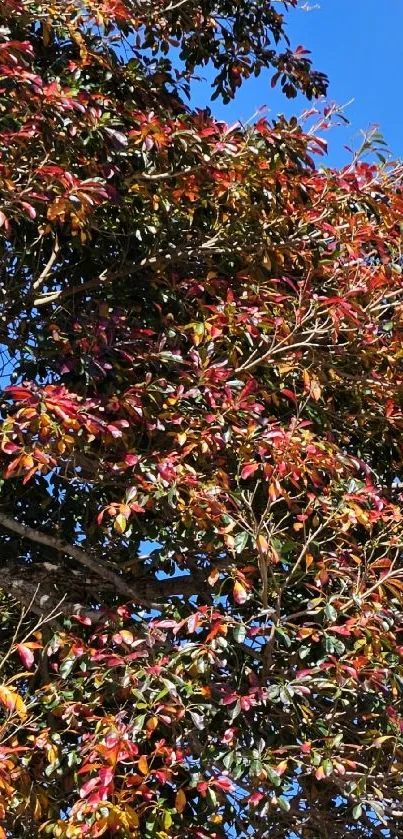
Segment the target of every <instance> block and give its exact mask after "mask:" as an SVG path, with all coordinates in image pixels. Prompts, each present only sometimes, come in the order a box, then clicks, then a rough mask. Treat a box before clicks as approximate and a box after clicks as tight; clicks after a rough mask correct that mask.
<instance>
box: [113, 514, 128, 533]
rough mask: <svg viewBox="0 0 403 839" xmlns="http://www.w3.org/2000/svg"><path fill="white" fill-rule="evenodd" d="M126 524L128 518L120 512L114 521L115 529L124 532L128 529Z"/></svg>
mask: <svg viewBox="0 0 403 839" xmlns="http://www.w3.org/2000/svg"><path fill="white" fill-rule="evenodd" d="M126 526H127V519H126V518H125V516H123V515H122V513H118V515H117V516H116V518H115V519H114V522H113V527H114V530H116V532H117V533H124V532H125V530H126Z"/></svg>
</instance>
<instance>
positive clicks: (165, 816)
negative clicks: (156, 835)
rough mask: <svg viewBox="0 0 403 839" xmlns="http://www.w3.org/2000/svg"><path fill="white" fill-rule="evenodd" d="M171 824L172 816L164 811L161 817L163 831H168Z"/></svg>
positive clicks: (167, 811)
mask: <svg viewBox="0 0 403 839" xmlns="http://www.w3.org/2000/svg"><path fill="white" fill-rule="evenodd" d="M171 824H172V815H171V813H170V812H169V810H165V811H164V813H163V816H162V826H163V828H164V830H169V828H170V827H171Z"/></svg>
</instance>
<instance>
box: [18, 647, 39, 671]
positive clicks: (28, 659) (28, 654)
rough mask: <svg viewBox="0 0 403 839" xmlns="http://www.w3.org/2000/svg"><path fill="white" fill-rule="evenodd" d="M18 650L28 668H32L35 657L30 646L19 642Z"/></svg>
mask: <svg viewBox="0 0 403 839" xmlns="http://www.w3.org/2000/svg"><path fill="white" fill-rule="evenodd" d="M16 650H17V652H18V655H19V657H20V659H21V661H22V663H23V665H24V667H26V668H27V670H30V669H31V667H33V665H34V663H35V657H34V654H33V652H32V650H30V649H29V647H26V646H25V644H17V646H16Z"/></svg>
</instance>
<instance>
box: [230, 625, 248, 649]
mask: <svg viewBox="0 0 403 839" xmlns="http://www.w3.org/2000/svg"><path fill="white" fill-rule="evenodd" d="M232 634H233V636H234V641H236V643H237V644H243V642H244V640H245V638H246V626H243V624H241V623H237V624H236V626H234V627H233V629H232Z"/></svg>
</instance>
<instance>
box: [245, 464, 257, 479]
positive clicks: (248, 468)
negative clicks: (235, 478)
mask: <svg viewBox="0 0 403 839" xmlns="http://www.w3.org/2000/svg"><path fill="white" fill-rule="evenodd" d="M257 469H259V464H258V463H247V464H246V465H245V466H244V467H243V469H242V471H241V478H242V480H243V481H247V480H248V478H250V477H251V476H252V475H253V474H254V473H255V472H256V471H257Z"/></svg>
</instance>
